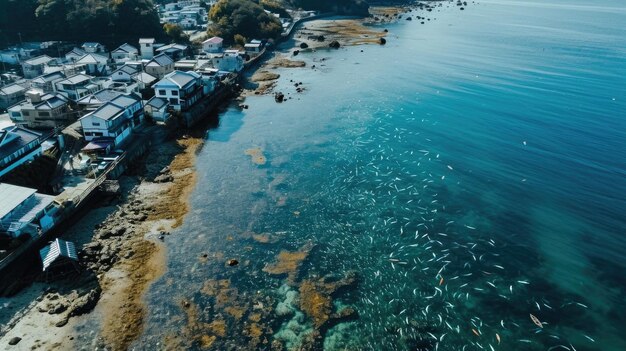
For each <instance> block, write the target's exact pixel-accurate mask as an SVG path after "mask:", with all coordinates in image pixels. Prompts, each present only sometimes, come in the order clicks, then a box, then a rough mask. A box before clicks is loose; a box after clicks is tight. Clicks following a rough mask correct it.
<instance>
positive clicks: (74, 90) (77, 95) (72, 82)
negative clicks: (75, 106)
mask: <svg viewBox="0 0 626 351" xmlns="http://www.w3.org/2000/svg"><path fill="white" fill-rule="evenodd" d="M92 80H93V77H91V76H88V75H85V74H76V75H73V76H71V77H67V78H66V79H64V80H62V81H60V82H57V83H55V87H56V91H57V92H59V93H62V94H64V95H65V96H67V97H69V98H70V99H71V100H74V101H76V100H80V99H81V98H83V97H85V96H87V95H89V94H93V93H95V92H96V91H98V90H100V89H102V85H101V84H99V83H97V82H94V81H92Z"/></svg>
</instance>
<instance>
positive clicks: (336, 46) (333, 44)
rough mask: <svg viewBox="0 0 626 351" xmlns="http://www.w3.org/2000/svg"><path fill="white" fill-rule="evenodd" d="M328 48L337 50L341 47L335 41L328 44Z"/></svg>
mask: <svg viewBox="0 0 626 351" xmlns="http://www.w3.org/2000/svg"><path fill="white" fill-rule="evenodd" d="M328 46H329V47H331V48H333V49H339V48H340V47H341V44H339V42H338V41H337V40H333V41H331V42H330V44H328Z"/></svg>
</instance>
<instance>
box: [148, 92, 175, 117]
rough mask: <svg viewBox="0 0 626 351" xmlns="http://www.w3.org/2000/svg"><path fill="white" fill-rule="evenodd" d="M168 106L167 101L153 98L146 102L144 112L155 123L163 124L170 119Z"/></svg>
mask: <svg viewBox="0 0 626 351" xmlns="http://www.w3.org/2000/svg"><path fill="white" fill-rule="evenodd" d="M169 106H170V104H169V102H168V101H167V100H165V99H163V98H159V97H156V96H154V97H152V99H150V100H148V102H147V103H146V105H145V106H144V110H145V111H146V113H147V114H149V115H150V116H151V117H152V119H154V120H155V121H159V122H165V121H167V120H168V119H169V118H170V117H171V114H170V113H169Z"/></svg>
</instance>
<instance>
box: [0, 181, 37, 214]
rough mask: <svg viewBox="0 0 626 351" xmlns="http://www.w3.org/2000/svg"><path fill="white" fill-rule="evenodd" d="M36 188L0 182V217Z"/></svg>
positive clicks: (31, 193) (26, 197)
mask: <svg viewBox="0 0 626 351" xmlns="http://www.w3.org/2000/svg"><path fill="white" fill-rule="evenodd" d="M36 192H37V190H35V189H31V188H25V187H23V186H17V185H12V184H7V183H0V219H2V218H4V217H6V215H8V214H9V213H10V212H11V211H13V210H14V209H15V208H16V207H18V206H19V205H21V204H22V203H23V202H24V201H26V199H28V198H29V197H31V196H32V195H33V194H34V193H36Z"/></svg>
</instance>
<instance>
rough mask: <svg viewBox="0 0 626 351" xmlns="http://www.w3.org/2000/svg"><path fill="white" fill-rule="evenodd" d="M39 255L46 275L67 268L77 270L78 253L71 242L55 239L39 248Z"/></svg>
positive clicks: (61, 271) (60, 271)
mask: <svg viewBox="0 0 626 351" xmlns="http://www.w3.org/2000/svg"><path fill="white" fill-rule="evenodd" d="M39 257H40V258H41V263H42V266H43V271H44V272H45V273H46V275H49V274H55V273H63V272H64V271H65V270H67V269H71V270H73V271H78V270H79V268H78V254H77V253H76V246H75V245H74V243H73V242H70V241H65V240H61V239H55V240H54V241H53V242H51V243H50V244H49V245H47V246H45V247H44V248H43V249H41V250H39Z"/></svg>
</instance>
